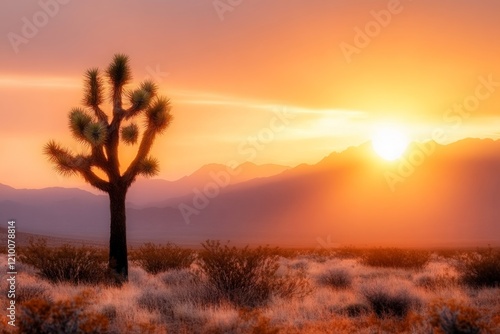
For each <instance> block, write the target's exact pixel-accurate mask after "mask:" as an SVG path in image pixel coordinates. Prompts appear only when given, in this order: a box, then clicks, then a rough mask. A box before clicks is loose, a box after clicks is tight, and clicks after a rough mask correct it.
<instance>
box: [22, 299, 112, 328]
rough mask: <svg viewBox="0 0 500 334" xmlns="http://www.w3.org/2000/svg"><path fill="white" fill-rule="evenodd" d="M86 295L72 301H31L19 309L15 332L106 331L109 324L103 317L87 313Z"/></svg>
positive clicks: (87, 300)
mask: <svg viewBox="0 0 500 334" xmlns="http://www.w3.org/2000/svg"><path fill="white" fill-rule="evenodd" d="M89 295H90V293H82V294H81V295H78V296H76V297H75V298H74V299H72V300H65V301H58V302H55V303H52V302H50V301H47V300H46V299H32V300H30V301H27V302H25V303H24V304H23V306H22V307H21V316H20V317H19V331H20V333H25V334H52V333H82V334H83V333H86V334H87V333H90V334H93V333H95V334H98V333H104V332H106V331H107V329H108V326H109V322H108V319H107V318H106V317H105V316H104V315H100V314H97V313H94V312H90V311H89V310H88V309H87V307H88V306H89Z"/></svg>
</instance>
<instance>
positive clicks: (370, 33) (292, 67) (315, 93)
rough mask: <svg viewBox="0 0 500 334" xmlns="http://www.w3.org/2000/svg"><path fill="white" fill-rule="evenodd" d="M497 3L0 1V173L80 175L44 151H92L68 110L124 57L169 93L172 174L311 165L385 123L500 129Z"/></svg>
mask: <svg viewBox="0 0 500 334" xmlns="http://www.w3.org/2000/svg"><path fill="white" fill-rule="evenodd" d="M230 3H233V4H235V3H239V4H238V5H236V6H232V5H230ZM44 8H45V9H44ZM45 12H49V13H48V14H45ZM499 13H500V2H499V1H496V0H483V1H481V2H473V1H468V0H442V1H432V0H413V1H410V0H401V1H400V2H399V1H387V0H384V1H362V0H356V1H347V0H346V1H339V0H331V1H326V0H287V1H277V0H273V1H270V0H265V1H264V0H252V1H250V0H243V1H236V0H233V1H227V0H221V1H213V0H182V1H181V0H172V1H160V0H156V1H153V0H150V1H123V0H121V1H118V0H108V1H97V0H93V1H75V0H73V1H71V0H64V1H63V0H40V1H30V2H28V1H22V2H21V1H16V0H8V1H2V2H1V3H0V32H1V35H2V39H1V40H0V67H1V70H0V114H1V118H0V119H1V121H0V157H1V163H0V183H3V184H7V185H10V186H14V187H17V188H23V187H28V188H40V187H48V186H65V187H69V186H80V185H82V184H83V182H82V181H80V180H79V179H78V178H76V177H75V178H63V177H61V176H58V175H57V174H56V173H55V172H54V170H53V168H52V166H51V165H50V164H49V163H48V162H47V160H46V158H45V157H44V156H43V155H42V149H43V146H44V144H45V143H46V142H47V141H48V140H49V139H55V140H57V141H58V142H60V143H62V144H64V145H66V146H68V147H70V148H71V149H72V150H74V151H75V152H79V151H82V150H83V148H82V147H81V146H80V145H79V144H78V143H77V142H76V141H74V140H73V139H71V137H70V133H69V130H68V128H67V123H68V119H67V114H68V112H69V110H70V109H71V108H72V107H76V106H79V105H80V102H81V99H82V84H83V73H84V71H85V70H86V69H88V68H90V67H96V66H97V67H100V68H101V69H104V68H106V67H107V65H108V63H109V62H110V61H111V59H112V56H113V54H115V53H119V52H120V53H125V54H127V55H129V56H130V60H131V65H132V70H133V74H134V84H136V83H138V82H140V81H142V80H143V79H145V78H147V77H148V76H149V77H150V78H151V77H152V78H153V79H154V80H156V81H157V82H158V83H159V84H160V87H161V91H162V94H164V95H166V96H168V97H169V98H170V99H171V101H172V105H173V110H172V112H173V115H174V118H175V119H174V122H173V123H172V125H171V127H170V128H169V129H168V131H167V132H166V134H165V135H163V136H162V137H160V138H159V139H158V140H157V142H156V143H155V147H154V152H153V153H154V155H155V156H157V157H158V158H159V159H160V162H161V173H160V175H159V177H160V178H164V179H176V178H179V177H181V176H183V175H186V174H189V173H191V172H193V171H194V170H195V169H197V168H199V167H201V166H202V165H204V164H207V163H227V162H228V161H230V160H236V161H238V162H244V161H248V160H250V161H252V162H255V163H258V164H262V163H276V164H283V165H289V166H295V165H297V164H300V163H304V162H305V163H315V162H317V161H319V160H320V159H322V158H323V157H324V156H326V155H328V154H329V153H331V152H333V151H340V150H343V149H345V148H347V147H348V146H352V145H358V144H361V143H363V142H366V141H368V140H370V138H371V135H372V133H373V131H375V130H376V128H377V126H378V124H385V123H393V124H398V126H400V127H401V128H402V129H404V130H405V131H406V132H407V135H408V137H409V138H410V139H411V140H429V139H431V138H432V132H433V131H434V130H435V129H442V130H443V131H444V133H445V137H446V140H445V141H443V143H444V142H450V141H454V140H457V139H459V138H464V137H480V138H500V21H499V20H498V14H499ZM49 14H50V15H49ZM387 14H388V15H389V16H387ZM376 19H378V20H379V21H378V22H377V21H376ZM27 22H28V23H29V24H28V23H27ZM37 22H38V23H37ZM31 24H38V25H39V27H36V26H35V28H36V30H37V31H33V30H30V29H29V27H27V25H31ZM366 29H367V31H365V30H366ZM360 31H361V32H362V35H360V33H359V32H360ZM363 31H365V32H363ZM365 34H366V35H365ZM346 50H350V51H346ZM353 50H355V52H354V51H353ZM132 86H133V85H131V87H132ZM461 106H463V107H461ZM460 109H462V111H461V112H460V111H459V110H460ZM270 129H271V130H270ZM259 136H260V137H259Z"/></svg>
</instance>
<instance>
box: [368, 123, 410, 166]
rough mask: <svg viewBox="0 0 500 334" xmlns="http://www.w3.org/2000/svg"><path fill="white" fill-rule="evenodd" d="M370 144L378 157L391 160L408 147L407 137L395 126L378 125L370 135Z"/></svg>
mask: <svg viewBox="0 0 500 334" xmlns="http://www.w3.org/2000/svg"><path fill="white" fill-rule="evenodd" d="M372 146H373V149H374V151H375V152H376V153H377V154H378V155H379V156H380V157H382V158H383V159H385V160H389V161H392V160H396V159H397V158H399V157H401V155H402V154H403V153H404V151H405V150H406V148H407V147H408V138H407V136H406V135H405V133H404V131H402V129H401V128H399V127H397V126H393V125H384V126H379V127H377V128H376V130H375V132H374V134H373V136H372Z"/></svg>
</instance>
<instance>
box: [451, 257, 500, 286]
mask: <svg viewBox="0 0 500 334" xmlns="http://www.w3.org/2000/svg"><path fill="white" fill-rule="evenodd" d="M456 267H457V270H458V271H459V272H460V278H461V281H462V282H464V283H465V284H467V285H469V286H471V287H475V288H481V287H496V286H500V249H493V248H488V249H485V250H479V251H477V252H475V253H469V254H467V255H465V256H463V257H462V258H461V261H459V262H458V263H457V265H456Z"/></svg>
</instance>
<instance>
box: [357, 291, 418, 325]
mask: <svg viewBox="0 0 500 334" xmlns="http://www.w3.org/2000/svg"><path fill="white" fill-rule="evenodd" d="M394 283H395V282H393V285H392V286H389V284H385V283H380V282H379V283H374V284H372V285H370V286H368V287H364V288H363V289H362V291H361V293H362V294H363V296H364V297H365V299H366V301H367V302H368V304H369V305H370V307H371V309H372V310H373V312H374V313H375V315H376V316H377V317H378V318H387V317H397V318H405V317H406V315H407V314H408V313H409V312H410V311H411V310H412V309H413V308H416V307H418V306H420V304H421V301H420V299H419V298H418V297H416V296H415V295H414V294H412V293H411V290H410V288H408V287H405V286H404V285H403V286H398V287H397V286H395V284H394Z"/></svg>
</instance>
